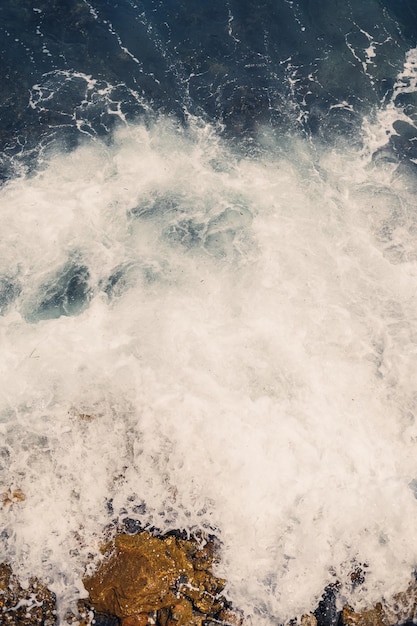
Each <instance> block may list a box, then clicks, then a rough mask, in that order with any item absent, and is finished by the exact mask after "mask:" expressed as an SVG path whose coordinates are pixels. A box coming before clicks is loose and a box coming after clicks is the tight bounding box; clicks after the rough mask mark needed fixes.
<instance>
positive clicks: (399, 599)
mask: <svg viewBox="0 0 417 626" xmlns="http://www.w3.org/2000/svg"><path fill="white" fill-rule="evenodd" d="M416 610H417V583H416V582H415V581H412V582H410V584H409V586H408V588H407V589H406V591H403V592H401V593H397V594H395V595H394V596H393V597H392V598H391V599H390V600H386V599H384V600H383V601H382V602H378V603H377V604H376V605H375V606H374V607H372V608H371V609H365V610H363V611H359V612H355V611H354V610H353V609H352V608H351V607H350V606H345V607H344V608H343V611H342V622H343V624H345V625H346V626H395V625H396V624H403V623H405V622H407V621H413V619H414V617H415V614H416Z"/></svg>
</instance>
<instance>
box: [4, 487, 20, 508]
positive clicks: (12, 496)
mask: <svg viewBox="0 0 417 626" xmlns="http://www.w3.org/2000/svg"><path fill="white" fill-rule="evenodd" d="M25 500H26V496H25V494H24V493H23V491H22V490H21V489H8V490H7V491H4V492H3V493H2V494H0V502H1V504H2V506H3V507H6V506H14V505H15V504H18V503H19V502H24V501H25Z"/></svg>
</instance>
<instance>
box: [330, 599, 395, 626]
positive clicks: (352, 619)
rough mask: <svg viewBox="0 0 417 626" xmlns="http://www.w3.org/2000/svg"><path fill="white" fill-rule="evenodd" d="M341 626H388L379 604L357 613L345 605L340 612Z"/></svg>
mask: <svg viewBox="0 0 417 626" xmlns="http://www.w3.org/2000/svg"><path fill="white" fill-rule="evenodd" d="M342 624H344V625H345V626H389V624H388V622H387V621H386V616H385V613H384V611H383V608H382V604H381V603H378V604H376V605H375V606H374V607H373V608H372V609H366V610H364V611H360V612H359V613H356V612H355V611H354V610H353V609H352V608H351V607H350V606H348V605H346V606H345V607H343V611H342Z"/></svg>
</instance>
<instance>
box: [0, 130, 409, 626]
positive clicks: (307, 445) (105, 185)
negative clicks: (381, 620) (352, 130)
mask: <svg viewBox="0 0 417 626" xmlns="http://www.w3.org/2000/svg"><path fill="white" fill-rule="evenodd" d="M0 196H1V198H0V201H1V206H2V239H1V243H0V246H1V253H0V258H1V259H2V266H3V268H2V271H3V273H4V275H5V276H7V277H8V280H9V281H10V282H12V283H13V284H15V285H19V287H16V291H15V293H16V294H17V293H18V292H19V289H20V295H19V296H18V297H17V298H16V299H15V300H14V302H9V304H8V306H7V308H6V310H5V314H4V316H3V317H1V318H0V333H1V347H2V357H1V360H0V370H1V379H2V393H1V414H0V415H1V426H0V427H1V433H2V441H3V444H2V449H1V459H0V460H1V484H2V485H3V490H6V489H8V488H12V489H17V488H19V489H21V490H22V491H23V492H24V493H25V495H26V500H25V501H24V502H17V503H15V504H14V505H13V506H9V505H7V506H3V508H2V510H1V516H2V527H3V528H4V529H5V532H3V535H2V558H6V559H9V560H11V561H12V562H13V564H14V566H15V568H16V569H17V571H19V572H20V573H22V574H25V573H26V574H28V575H29V574H31V575H40V576H42V577H43V578H46V579H47V581H49V582H50V584H51V587H52V588H53V589H54V590H55V591H56V592H57V594H58V597H59V599H60V603H61V609H62V610H63V607H65V606H67V605H68V604H71V602H72V601H73V600H74V598H75V597H76V595H77V593H82V583H81V577H82V574H83V572H84V568H85V566H86V565H85V564H86V562H87V560H88V555H89V554H93V555H97V554H98V548H99V545H100V542H102V541H103V536H104V527H105V526H106V524H108V523H109V521H111V520H112V519H113V518H116V517H117V516H119V518H120V519H122V518H123V517H125V516H130V517H133V518H135V517H136V518H137V519H139V520H140V521H141V522H142V523H143V524H146V523H149V524H151V525H154V526H157V527H159V528H161V529H162V530H166V529H169V528H188V529H189V528H192V527H201V526H204V527H206V528H207V527H210V528H215V529H216V532H217V533H218V534H219V536H220V538H221V539H222V541H223V553H222V555H223V561H222V563H221V565H220V569H221V574H222V575H223V576H224V577H225V578H227V579H228V581H229V583H228V592H229V593H230V597H231V599H232V600H233V602H234V603H235V605H236V606H240V607H241V608H242V609H244V610H245V611H246V612H247V613H248V615H254V616H255V617H254V622H253V623H260V622H261V623H265V624H270V623H275V622H274V619H280V620H284V619H287V618H290V617H292V616H294V615H297V614H299V613H301V612H304V611H308V610H312V609H313V608H314V607H315V606H316V603H317V600H318V598H319V596H320V594H321V592H322V590H323V588H324V586H325V585H326V584H327V583H328V582H330V581H332V580H334V577H335V576H336V577H338V578H339V579H340V580H341V581H347V580H348V579H349V577H348V574H349V572H350V571H351V570H352V568H353V567H354V564H355V562H356V563H358V562H359V563H367V565H368V567H367V568H366V569H367V577H366V582H365V584H364V585H363V587H362V588H361V589H359V590H357V591H356V592H355V593H353V592H352V591H351V589H350V588H349V585H348V584H347V583H346V585H345V587H344V588H343V589H342V597H346V598H348V599H349V600H350V601H351V602H352V603H353V604H355V603H359V604H360V603H361V602H364V601H366V602H372V601H374V600H377V599H379V598H380V596H381V594H383V593H385V594H389V593H390V592H393V591H394V590H398V589H399V588H402V587H403V586H404V585H405V584H406V582H407V580H408V579H409V577H410V575H411V571H412V568H413V567H414V566H415V564H416V560H417V548H416V547H415V542H413V541H411V538H413V537H415V517H416V514H417V502H416V500H415V497H414V495H413V491H412V489H411V488H410V483H411V481H412V480H413V479H415V478H416V477H417V460H416V459H417V455H416V441H417V425H416V422H415V402H416V398H417V395H416V394H417V389H416V381H415V376H414V369H415V344H416V337H417V320H416V316H415V310H416V302H415V299H416V296H415V294H416V286H417V271H416V264H415V259H416V252H417V247H416V244H415V222H414V218H413V213H415V206H414V203H415V201H414V200H413V195H412V194H411V192H410V190H409V189H407V186H406V185H405V180H404V178H402V179H400V178H398V177H396V176H395V173H393V172H391V171H390V170H387V169H384V168H383V167H382V166H380V165H378V164H372V162H371V161H370V160H369V159H368V158H367V157H366V156H364V155H363V154H358V153H354V152H352V153H350V154H349V153H347V152H346V150H345V151H344V152H343V154H340V153H338V152H337V151H336V150H335V151H334V152H332V154H324V153H318V152H317V151H314V149H313V148H312V147H311V146H307V145H305V144H302V143H300V144H297V143H294V146H293V148H292V150H291V152H289V151H287V152H285V151H284V150H283V149H281V148H280V146H278V145H276V146H275V148H274V149H271V152H270V155H269V157H268V158H266V157H264V158H257V159H250V158H238V157H237V156H236V155H234V154H232V153H230V152H228V150H227V149H226V147H225V146H224V145H223V144H222V142H221V141H220V140H219V139H218V137H217V136H216V133H215V132H214V131H213V129H211V128H210V127H206V126H201V125H200V126H198V125H196V127H195V128H194V129H192V130H190V131H188V132H185V131H181V130H179V129H178V128H177V127H176V126H175V125H174V124H172V123H170V122H167V121H160V122H159V123H157V124H155V125H154V126H152V127H145V126H143V125H140V124H138V125H136V126H130V127H126V128H125V129H123V130H120V131H119V132H118V133H116V135H115V137H114V142H113V144H112V145H111V146H104V145H102V144H100V143H98V142H95V143H90V144H87V145H85V146H84V147H81V148H79V149H78V150H76V151H75V152H73V153H71V154H67V155H60V154H55V155H52V156H51V161H50V165H49V166H48V167H47V168H45V169H44V170H43V171H42V172H40V173H39V174H36V175H34V176H32V177H28V178H21V179H17V180H14V181H11V182H9V183H8V184H7V185H6V186H5V187H4V188H3V189H2V190H1V193H0ZM401 251H402V252H401ZM81 266H82V267H84V268H88V272H89V274H88V276H89V277H88V280H89V284H90V287H91V292H88V293H87V291H85V290H84V291H82V293H81V296H80V298H81V300H82V302H81V303H80V305H79V308H78V309H77V307H75V310H74V311H73V312H75V313H76V314H74V315H70V316H66V315H61V316H60V317H58V318H56V317H55V318H54V314H56V311H57V308H56V307H57V306H58V305H57V299H58V300H59V293H61V292H62V289H63V288H62V286H61V288H60V287H59V285H58V284H59V276H62V274H63V273H64V274H65V272H68V271H69V272H71V271H72V270H71V268H77V267H78V268H79V267H81ZM68 268H69V269H68ZM74 272H75V273H76V270H74ZM110 276H112V277H113V278H112V280H110V281H109V277H110ZM57 285H58V286H57ZM45 286H47V287H45ZM45 289H49V293H52V292H54V289H55V292H54V293H55V294H58V296H56V299H55V300H53V299H52V303H51V302H49V304H48V303H46V301H45V297H44V292H45ZM60 289H61V292H60ZM54 306H55V309H54ZM48 307H49V308H48ZM54 311H55V313H54ZM90 417H91V419H90ZM110 501H112V507H113V513H110V512H109V511H110V509H109V507H110V504H109V502H110ZM144 505H146V510H145V507H144Z"/></svg>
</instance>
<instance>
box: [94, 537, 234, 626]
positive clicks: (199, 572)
mask: <svg viewBox="0 0 417 626" xmlns="http://www.w3.org/2000/svg"><path fill="white" fill-rule="evenodd" d="M200 539H201V538H200ZM215 551H216V550H215V544H214V542H206V544H205V545H204V546H203V547H201V546H200V545H199V543H198V542H197V540H195V539H190V540H184V539H177V538H175V537H174V536H168V537H167V536H165V537H153V536H152V535H150V534H149V533H148V532H146V531H144V532H141V533H139V534H137V535H126V534H120V535H118V536H116V538H115V539H114V541H112V542H111V543H110V544H109V545H108V546H107V547H106V549H105V553H107V558H105V559H104V560H103V562H102V563H101V564H100V566H99V567H98V569H97V571H96V572H95V573H94V574H93V575H92V576H89V577H87V578H85V579H84V586H85V588H86V589H87V591H88V593H89V595H90V601H91V604H92V606H93V608H94V610H95V611H97V612H98V613H104V614H107V615H115V616H117V617H119V618H122V620H123V621H122V624H123V626H131V625H132V626H133V625H135V626H136V623H137V624H138V625H139V626H145V623H146V622H145V617H144V615H148V614H149V613H151V612H153V611H157V612H158V614H157V623H158V624H159V625H160V626H185V625H187V626H193V625H194V626H200V625H201V623H202V620H203V619H204V618H207V616H210V617H215V616H216V615H217V614H218V613H219V611H221V610H222V609H224V608H225V606H226V603H225V599H224V598H223V597H222V596H220V592H221V591H222V590H223V588H224V586H225V581H224V580H222V579H218V578H216V577H215V576H213V574H212V573H211V571H210V568H211V567H212V565H213V563H214V562H215V559H216V554H215ZM129 620H130V621H129ZM134 620H136V621H134ZM234 623H235V622H233V624H234Z"/></svg>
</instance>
